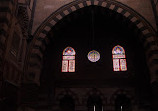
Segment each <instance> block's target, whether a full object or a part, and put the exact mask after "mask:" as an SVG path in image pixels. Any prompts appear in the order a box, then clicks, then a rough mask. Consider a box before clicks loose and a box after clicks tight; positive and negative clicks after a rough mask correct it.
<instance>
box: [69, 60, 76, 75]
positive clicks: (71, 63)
mask: <svg viewBox="0 0 158 111" xmlns="http://www.w3.org/2000/svg"><path fill="white" fill-rule="evenodd" d="M69 72H75V60H69Z"/></svg>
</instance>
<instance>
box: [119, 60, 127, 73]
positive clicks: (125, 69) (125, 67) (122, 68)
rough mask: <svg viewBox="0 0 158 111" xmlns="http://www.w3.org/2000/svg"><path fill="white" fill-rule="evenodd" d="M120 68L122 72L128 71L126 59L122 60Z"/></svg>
mask: <svg viewBox="0 0 158 111" xmlns="http://www.w3.org/2000/svg"><path fill="white" fill-rule="evenodd" d="M120 68H121V71H127V66H126V59H120Z"/></svg>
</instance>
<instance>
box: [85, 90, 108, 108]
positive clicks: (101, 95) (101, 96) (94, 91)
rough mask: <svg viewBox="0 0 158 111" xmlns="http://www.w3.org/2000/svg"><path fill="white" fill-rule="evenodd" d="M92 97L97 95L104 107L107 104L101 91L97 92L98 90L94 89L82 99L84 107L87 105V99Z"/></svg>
mask: <svg viewBox="0 0 158 111" xmlns="http://www.w3.org/2000/svg"><path fill="white" fill-rule="evenodd" d="M93 95H97V96H99V97H100V98H101V100H102V104H103V105H106V104H107V99H106V97H105V96H104V95H103V94H102V93H101V91H99V90H98V89H96V88H93V89H91V90H89V91H88V92H87V93H86V94H85V95H84V96H83V97H84V98H83V104H84V105H85V106H86V105H87V101H88V98H89V97H90V96H93Z"/></svg>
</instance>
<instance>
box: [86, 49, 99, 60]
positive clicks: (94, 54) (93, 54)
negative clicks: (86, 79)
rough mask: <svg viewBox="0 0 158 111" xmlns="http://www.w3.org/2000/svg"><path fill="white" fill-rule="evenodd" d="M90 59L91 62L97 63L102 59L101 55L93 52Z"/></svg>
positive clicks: (89, 54)
mask: <svg viewBox="0 0 158 111" xmlns="http://www.w3.org/2000/svg"><path fill="white" fill-rule="evenodd" d="M88 59H89V60H90V61H91V62H97V61H98V60H99V59H100V54H99V52H97V51H95V50H92V51H90V52H89V53H88Z"/></svg>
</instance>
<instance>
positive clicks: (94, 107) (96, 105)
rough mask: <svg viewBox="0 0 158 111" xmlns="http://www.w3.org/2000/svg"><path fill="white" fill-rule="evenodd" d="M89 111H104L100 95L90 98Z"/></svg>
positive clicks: (88, 102)
mask: <svg viewBox="0 0 158 111" xmlns="http://www.w3.org/2000/svg"><path fill="white" fill-rule="evenodd" d="M87 108H88V111H103V105H102V100H101V98H100V97H99V96H98V95H92V96H89V97H88V101H87Z"/></svg>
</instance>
